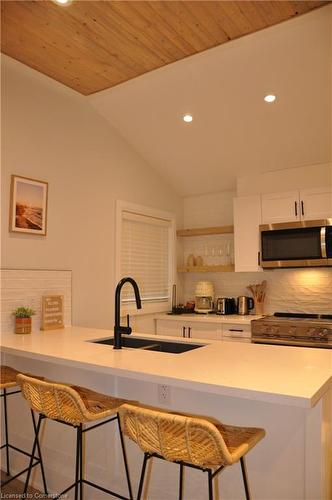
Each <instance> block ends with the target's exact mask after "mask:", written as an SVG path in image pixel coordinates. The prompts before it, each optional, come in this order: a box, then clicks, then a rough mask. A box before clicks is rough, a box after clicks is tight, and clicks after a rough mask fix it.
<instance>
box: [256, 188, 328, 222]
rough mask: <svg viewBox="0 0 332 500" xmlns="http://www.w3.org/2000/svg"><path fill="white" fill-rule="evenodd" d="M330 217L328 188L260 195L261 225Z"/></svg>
mask: <svg viewBox="0 0 332 500" xmlns="http://www.w3.org/2000/svg"><path fill="white" fill-rule="evenodd" d="M329 217H332V190H331V188H330V187H322V188H311V189H301V190H296V191H287V192H283V193H269V194H262V223H263V224H275V223H278V222H293V221H301V220H316V219H326V218H329Z"/></svg>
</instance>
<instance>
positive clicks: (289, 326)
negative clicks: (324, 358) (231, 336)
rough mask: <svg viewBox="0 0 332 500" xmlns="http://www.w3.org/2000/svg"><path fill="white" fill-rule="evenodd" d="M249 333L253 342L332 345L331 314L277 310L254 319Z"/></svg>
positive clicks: (307, 345)
mask: <svg viewBox="0 0 332 500" xmlns="http://www.w3.org/2000/svg"><path fill="white" fill-rule="evenodd" d="M251 335H252V337H251V340H252V342H254V343H256V344H276V345H290V346H299V347H325V348H329V349H332V314H321V315H319V314H304V313H303V314H302V313H283V312H277V313H274V315H272V316H265V317H264V318H261V319H256V320H253V321H252V322H251Z"/></svg>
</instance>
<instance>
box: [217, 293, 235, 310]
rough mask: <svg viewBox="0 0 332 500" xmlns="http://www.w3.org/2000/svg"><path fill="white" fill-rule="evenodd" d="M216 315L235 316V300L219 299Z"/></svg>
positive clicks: (229, 298)
mask: <svg viewBox="0 0 332 500" xmlns="http://www.w3.org/2000/svg"><path fill="white" fill-rule="evenodd" d="M216 314H236V303H235V299H233V298H231V297H220V298H219V299H218V300H217V304H216Z"/></svg>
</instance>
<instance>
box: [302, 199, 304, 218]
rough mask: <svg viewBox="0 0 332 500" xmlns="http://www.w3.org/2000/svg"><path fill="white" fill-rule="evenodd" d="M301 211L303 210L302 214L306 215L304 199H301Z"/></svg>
mask: <svg viewBox="0 0 332 500" xmlns="http://www.w3.org/2000/svg"><path fill="white" fill-rule="evenodd" d="M301 212H302V215H304V203H303V201H301Z"/></svg>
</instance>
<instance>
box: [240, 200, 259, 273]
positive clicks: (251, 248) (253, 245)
mask: <svg viewBox="0 0 332 500" xmlns="http://www.w3.org/2000/svg"><path fill="white" fill-rule="evenodd" d="M261 218H262V215H261V197H260V195H255V196H241V197H239V198H234V256H235V271H244V272H245V271H262V268H261V267H260V266H259V225H260V224H261Z"/></svg>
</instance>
